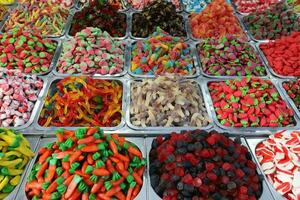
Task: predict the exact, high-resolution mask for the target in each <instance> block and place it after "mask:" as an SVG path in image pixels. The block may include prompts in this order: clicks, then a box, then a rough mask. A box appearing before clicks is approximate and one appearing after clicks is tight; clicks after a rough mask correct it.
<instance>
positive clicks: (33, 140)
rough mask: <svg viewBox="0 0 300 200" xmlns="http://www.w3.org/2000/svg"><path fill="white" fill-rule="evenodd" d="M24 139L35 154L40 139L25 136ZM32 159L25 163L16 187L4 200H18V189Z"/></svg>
mask: <svg viewBox="0 0 300 200" xmlns="http://www.w3.org/2000/svg"><path fill="white" fill-rule="evenodd" d="M26 139H27V140H28V142H29V143H30V148H31V150H32V151H33V152H34V153H36V151H37V146H38V143H39V142H40V137H33V136H26ZM33 159H34V158H32V159H31V160H29V162H28V163H27V165H26V167H25V168H24V172H23V174H22V176H21V179H20V182H19V183H18V185H17V186H16V187H15V189H14V190H13V191H12V192H11V193H10V194H9V195H8V196H7V197H6V198H5V200H15V199H18V198H17V194H18V191H19V189H20V188H21V187H22V186H21V185H22V182H23V181H24V179H25V174H26V173H27V171H28V169H29V166H30V165H31V163H32V161H33Z"/></svg>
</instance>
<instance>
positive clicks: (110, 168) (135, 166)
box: [25, 128, 145, 200]
mask: <svg viewBox="0 0 300 200" xmlns="http://www.w3.org/2000/svg"><path fill="white" fill-rule="evenodd" d="M56 138H57V141H55V142H54V143H48V144H47V145H45V146H44V147H42V148H41V149H40V150H39V153H38V157H37V158H36V163H35V164H34V165H33V167H32V169H31V172H30V174H29V176H28V179H27V183H26V186H25V192H26V196H27V198H28V199H32V200H36V199H69V200H76V199H82V200H88V199H91V200H93V199H94V200H95V199H107V200H108V199H123V200H125V199H126V200H133V199H134V198H135V197H136V196H137V195H138V194H139V191H140V189H141V187H142V185H143V173H144V168H145V166H144V165H145V159H144V158H143V156H142V153H141V151H140V150H139V149H138V148H137V147H136V146H135V144H133V143H130V142H127V141H126V140H125V138H123V137H119V136H118V135H117V134H112V135H104V134H103V131H102V130H101V129H98V128H80V129H77V130H75V131H68V130H64V129H57V130H56Z"/></svg>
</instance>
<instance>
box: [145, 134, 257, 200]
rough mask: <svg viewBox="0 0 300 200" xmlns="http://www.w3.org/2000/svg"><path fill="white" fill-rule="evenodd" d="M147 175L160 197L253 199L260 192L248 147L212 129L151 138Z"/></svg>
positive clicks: (197, 199) (167, 198)
mask: <svg viewBox="0 0 300 200" xmlns="http://www.w3.org/2000/svg"><path fill="white" fill-rule="evenodd" d="M158 152H159V153H158ZM150 178H151V185H152V187H153V189H154V190H155V191H156V193H157V194H158V195H159V196H160V197H162V198H163V199H164V200H171V199H196V200H204V199H236V200H237V199H239V200H241V199H247V200H255V199H258V198H259V197H260V195H261V193H262V185H261V181H260V177H259V175H258V174H257V172H256V164H255V163H254V162H253V161H252V157H251V154H250V152H249V151H248V149H247V148H246V147H245V146H243V145H241V141H240V139H239V138H236V140H235V141H233V140H231V139H229V137H228V136H227V134H220V133H217V132H214V131H212V132H210V133H207V132H206V131H201V130H195V131H189V132H182V133H180V134H176V133H172V134H171V135H168V136H166V137H165V138H163V137H161V136H160V137H157V138H156V139H154V140H153V143H152V148H151V151H150Z"/></svg>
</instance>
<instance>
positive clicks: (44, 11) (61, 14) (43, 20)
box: [4, 1, 69, 36]
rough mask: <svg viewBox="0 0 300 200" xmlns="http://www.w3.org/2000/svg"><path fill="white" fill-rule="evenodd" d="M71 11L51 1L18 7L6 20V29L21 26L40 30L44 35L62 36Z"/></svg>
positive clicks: (31, 29)
mask: <svg viewBox="0 0 300 200" xmlns="http://www.w3.org/2000/svg"><path fill="white" fill-rule="evenodd" d="M68 15H69V12H68V11H67V10H66V9H64V8H63V7H62V6H60V5H56V4H54V3H52V2H51V1H47V3H46V2H44V1H41V2H40V1H39V3H38V4H33V5H29V6H27V7H24V6H23V5H19V6H18V7H16V8H15V9H14V10H13V11H12V13H11V14H10V16H9V19H8V20H7V21H6V22H5V25H4V30H5V31H11V29H13V28H16V27H19V28H24V29H25V30H29V31H32V32H36V31H39V32H41V34H42V35H43V36H60V35H62V33H63V29H64V26H65V23H66V21H67V18H68Z"/></svg>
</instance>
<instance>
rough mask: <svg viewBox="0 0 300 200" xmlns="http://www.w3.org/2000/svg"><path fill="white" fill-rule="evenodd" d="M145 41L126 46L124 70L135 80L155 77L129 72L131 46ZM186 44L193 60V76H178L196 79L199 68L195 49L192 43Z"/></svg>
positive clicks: (133, 42)
mask: <svg viewBox="0 0 300 200" xmlns="http://www.w3.org/2000/svg"><path fill="white" fill-rule="evenodd" d="M143 40H145V39H139V40H133V41H130V42H129V43H130V45H129V46H128V50H127V53H128V55H127V59H126V61H127V62H126V68H127V71H128V74H129V75H130V76H132V77H135V78H153V77H156V75H147V74H140V75H139V74H135V73H133V72H132V70H131V62H132V50H133V49H132V46H133V44H135V43H136V42H137V41H143ZM186 43H187V44H188V46H189V50H190V53H191V57H192V59H193V63H192V64H193V68H195V70H196V71H195V73H193V74H189V75H180V76H181V77H184V78H196V77H198V76H199V75H200V69H199V67H198V66H197V57H196V55H195V54H196V50H195V47H194V45H193V43H192V42H190V41H186Z"/></svg>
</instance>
